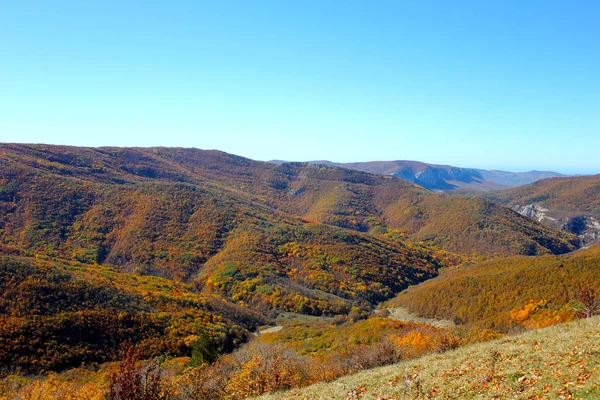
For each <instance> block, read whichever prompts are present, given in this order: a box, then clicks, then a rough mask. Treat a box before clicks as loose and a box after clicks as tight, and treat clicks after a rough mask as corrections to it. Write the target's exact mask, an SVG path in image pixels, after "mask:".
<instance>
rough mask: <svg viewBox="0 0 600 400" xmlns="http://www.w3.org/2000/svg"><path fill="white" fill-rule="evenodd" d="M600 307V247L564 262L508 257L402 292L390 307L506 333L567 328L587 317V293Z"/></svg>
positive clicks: (556, 258)
mask: <svg viewBox="0 0 600 400" xmlns="http://www.w3.org/2000/svg"><path fill="white" fill-rule="evenodd" d="M586 292H588V293H591V294H592V296H596V298H597V301H598V304H600V246H595V247H592V248H590V249H586V250H581V251H578V252H576V253H573V254H569V255H562V256H551V255H546V256H541V257H508V258H504V259H496V260H490V261H485V262H482V263H479V264H475V265H469V266H464V267H461V268H457V269H450V270H447V271H445V272H444V273H442V274H440V275H439V276H438V277H436V278H434V279H431V280H429V281H427V282H424V283H422V284H420V285H417V286H414V287H410V288H409V289H408V290H406V291H404V292H402V293H401V294H400V295H398V296H397V297H396V298H395V299H393V300H391V304H395V305H401V306H404V307H407V308H408V309H409V310H411V311H412V312H414V313H417V314H420V315H423V316H427V317H434V318H444V319H450V320H454V321H455V322H457V323H459V324H464V325H466V326H468V327H470V328H480V329H493V330H495V331H498V332H508V331H509V330H511V329H515V328H516V329H522V328H523V327H525V328H536V327H541V326H547V325H553V324H555V323H559V322H564V321H566V320H569V319H571V318H573V317H575V316H576V315H577V314H578V313H580V312H582V311H584V307H585V304H581V303H582V301H584V302H586V300H585V299H584V298H583V297H585V293H586Z"/></svg>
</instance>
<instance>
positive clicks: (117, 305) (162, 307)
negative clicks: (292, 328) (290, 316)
mask: <svg viewBox="0 0 600 400" xmlns="http://www.w3.org/2000/svg"><path fill="white" fill-rule="evenodd" d="M0 288H1V289H2V290H0V376H4V375H6V374H7V373H15V372H18V373H21V374H32V373H40V372H48V371H60V370H63V369H66V368H71V367H76V366H79V365H80V364H82V363H85V364H90V363H99V362H105V361H110V360H116V359H118V357H119V356H120V345H121V343H122V342H129V343H136V344H137V346H138V349H139V351H140V352H141V355H143V356H144V357H154V356H159V355H163V354H169V355H171V356H182V355H189V353H190V352H191V346H192V344H193V343H194V341H195V339H196V338H197V336H196V335H197V334H198V332H199V331H200V330H201V329H205V330H207V331H209V332H210V333H211V334H212V335H214V336H215V337H219V338H220V339H221V340H222V341H223V342H224V343H225V344H226V346H227V348H228V349H229V350H231V349H233V348H234V347H236V346H238V345H239V344H240V343H242V342H244V341H246V340H247V339H248V337H249V332H251V331H254V330H255V329H256V327H257V326H259V325H262V324H264V323H267V322H268V321H269V320H268V319H267V318H265V317H264V316H263V315H261V314H259V313H257V312H255V311H252V310H250V309H247V308H244V307H240V306H237V305H235V304H232V303H229V302H227V301H225V300H223V299H220V298H217V297H214V296H210V295H202V294H200V293H198V291H197V290H195V289H194V287H192V286H190V285H186V284H182V283H177V282H174V281H171V280H167V279H164V278H158V277H152V276H139V275H133V274H127V273H120V272H118V271H115V270H113V269H111V268H108V267H103V266H97V265H96V266H90V265H84V264H81V263H66V262H56V261H45V260H41V259H31V258H23V257H15V256H4V257H0Z"/></svg>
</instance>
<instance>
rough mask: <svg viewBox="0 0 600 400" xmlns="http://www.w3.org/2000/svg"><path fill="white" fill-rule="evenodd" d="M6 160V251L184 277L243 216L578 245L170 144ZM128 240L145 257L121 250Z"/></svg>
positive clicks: (341, 177)
mask: <svg viewBox="0 0 600 400" xmlns="http://www.w3.org/2000/svg"><path fill="white" fill-rule="evenodd" d="M0 155H1V158H0V163H2V168H1V169H0V209H1V211H2V214H1V215H2V221H0V228H1V231H0V234H1V235H2V239H3V240H4V243H6V246H7V247H8V248H12V249H26V250H29V251H34V252H41V253H48V252H49V253H55V252H58V253H60V254H61V256H65V255H66V253H69V254H68V258H73V257H79V258H91V259H96V261H99V262H105V261H106V262H111V263H115V264H118V265H126V266H130V267H132V268H140V266H141V268H145V267H144V266H145V265H152V264H156V263H158V264H161V265H165V266H166V268H171V269H173V268H174V267H173V266H174V265H177V266H178V268H177V269H178V271H176V272H175V271H173V274H174V275H179V276H178V278H180V279H187V278H189V277H190V276H191V275H193V274H194V273H195V272H197V271H195V269H197V266H198V265H202V264H203V263H204V262H206V261H207V260H208V259H209V258H210V257H211V256H212V255H214V254H215V253H216V252H218V251H219V250H220V249H221V248H222V246H223V244H224V242H225V238H226V237H227V236H228V233H229V232H230V231H231V230H233V229H235V228H236V227H237V226H238V225H239V224H240V223H243V221H242V220H243V219H244V218H246V219H247V218H255V219H260V218H263V219H264V218H267V219H273V218H276V219H277V218H279V219H286V220H289V219H294V220H296V221H299V220H297V217H301V218H304V219H305V220H310V221H315V222H321V223H325V224H328V225H334V226H338V227H342V228H347V229H351V230H355V231H360V232H368V233H388V234H390V235H395V236H396V237H402V236H404V237H405V238H407V239H410V240H413V241H415V240H416V241H425V242H427V243H429V244H433V245H435V246H437V247H439V248H441V249H445V250H449V251H453V252H459V253H465V254H472V253H477V254H481V255H484V256H491V255H506V254H544V253H555V254H558V253H564V252H568V251H572V250H573V249H575V248H576V246H577V241H576V239H575V238H574V237H573V236H572V235H569V234H566V233H560V232H557V231H555V230H552V229H548V228H546V227H543V226H542V225H540V224H536V223H534V222H532V221H530V220H529V219H527V218H524V217H521V216H519V215H517V214H516V213H514V212H512V211H509V210H506V209H505V208H503V207H501V206H498V205H496V204H494V203H492V202H489V201H487V200H483V199H465V198H459V197H453V196H444V195H439V194H434V193H431V192H429V191H427V190H425V189H423V188H421V187H419V186H416V185H414V184H411V183H408V182H406V181H403V180H400V179H397V178H394V177H389V176H379V175H371V174H367V173H362V172H358V171H351V170H346V169H341V168H333V167H325V166H315V165H309V164H302V163H297V164H283V165H274V164H269V163H262V162H256V161H252V160H248V159H245V158H242V157H237V156H233V155H229V154H226V153H221V152H217V151H201V150H195V149H174V148H153V149H126V148H125V149H120V148H100V149H91V148H74V147H60V146H44V145H9V144H4V145H1V146H0ZM163 232H164V233H163ZM183 242H185V244H184V243H183ZM131 243H135V246H137V247H139V248H141V249H143V251H137V250H138V249H137V248H135V247H134V248H133V249H132V250H133V251H132V254H125V253H126V252H125V248H129V246H128V245H129V244H131ZM190 243H193V245H191V244H190ZM180 244H181V246H180ZM190 246H191V247H193V248H190ZM148 250H150V251H148ZM149 257H151V258H152V260H149V259H148V258H149ZM149 272H153V273H157V271H149Z"/></svg>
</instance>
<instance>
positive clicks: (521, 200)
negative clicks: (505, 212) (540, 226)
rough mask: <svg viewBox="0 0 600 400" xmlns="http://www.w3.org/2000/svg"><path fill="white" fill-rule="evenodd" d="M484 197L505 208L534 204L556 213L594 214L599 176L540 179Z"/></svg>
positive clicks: (598, 209) (599, 205)
mask: <svg viewBox="0 0 600 400" xmlns="http://www.w3.org/2000/svg"><path fill="white" fill-rule="evenodd" d="M488 197H490V198H492V199H494V200H497V201H500V202H502V203H505V204H508V205H526V204H533V203H538V204H541V205H542V206H544V207H547V208H551V209H556V210H564V211H567V212H569V211H571V212H579V213H582V212H587V213H596V214H597V213H600V175H591V176H576V177H568V178H550V179H544V180H541V181H538V182H535V183H532V184H531V185H526V186H521V187H518V188H515V189H510V190H504V191H501V192H493V193H490V194H488Z"/></svg>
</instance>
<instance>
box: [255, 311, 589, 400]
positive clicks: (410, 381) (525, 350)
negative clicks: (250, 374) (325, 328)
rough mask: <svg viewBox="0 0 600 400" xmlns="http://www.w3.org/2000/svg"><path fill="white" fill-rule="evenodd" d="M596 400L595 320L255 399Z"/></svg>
mask: <svg viewBox="0 0 600 400" xmlns="http://www.w3.org/2000/svg"><path fill="white" fill-rule="evenodd" d="M417 398H418V399H430V398H431V399H434V398H435V399H472V398H476V399H504V398H515V399H548V398H550V399H571V398H572V399H598V398H600V316H597V317H594V318H589V319H584V320H578V321H574V322H571V323H568V324H562V325H556V326H553V327H550V328H545V329H539V330H535V331H531V332H527V333H525V334H522V335H518V336H508V337H504V338H502V339H498V340H494V341H491V342H487V343H483V344H478V345H472V346H468V347H464V348H461V349H458V350H454V351H450V352H447V353H444V354H435V355H430V356H426V357H422V358H419V359H416V360H411V361H406V362H402V363H399V364H395V365H392V366H387V367H381V368H376V369H372V370H368V371H364V372H361V373H358V374H355V375H350V376H347V377H344V378H341V379H338V380H336V381H334V382H330V383H320V384H316V385H312V386H309V387H306V388H300V389H294V390H290V391H286V392H280V393H273V394H270V395H265V396H262V397H260V399H263V400H268V399H365V400H366V399H386V400H388V399H417Z"/></svg>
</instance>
